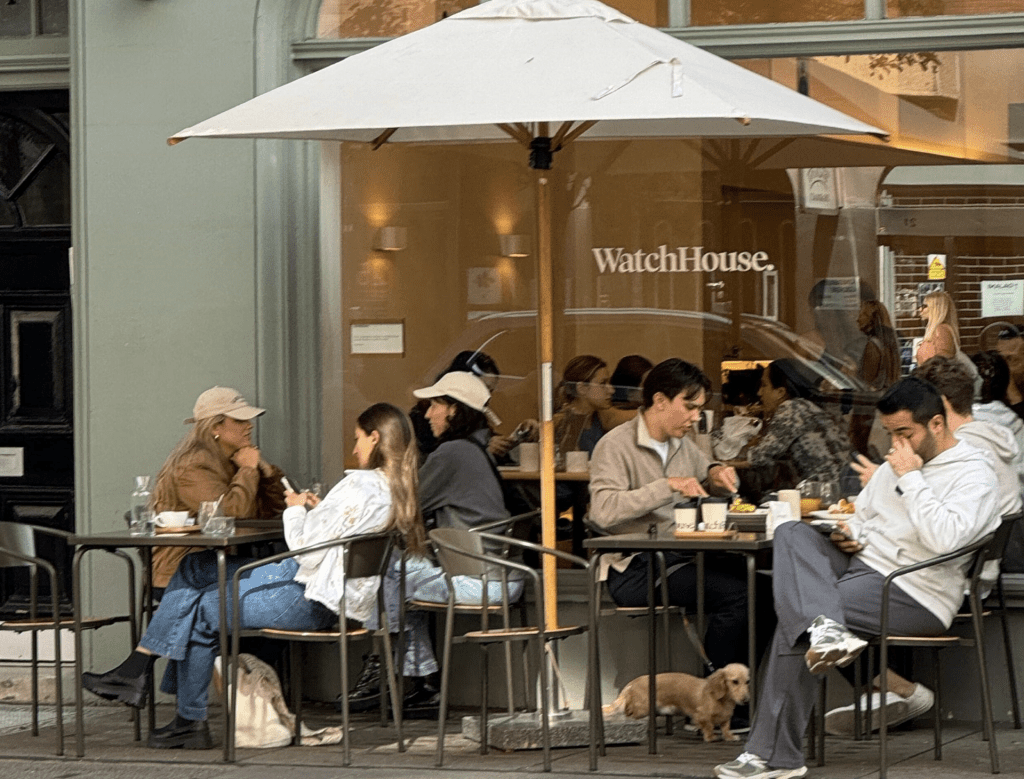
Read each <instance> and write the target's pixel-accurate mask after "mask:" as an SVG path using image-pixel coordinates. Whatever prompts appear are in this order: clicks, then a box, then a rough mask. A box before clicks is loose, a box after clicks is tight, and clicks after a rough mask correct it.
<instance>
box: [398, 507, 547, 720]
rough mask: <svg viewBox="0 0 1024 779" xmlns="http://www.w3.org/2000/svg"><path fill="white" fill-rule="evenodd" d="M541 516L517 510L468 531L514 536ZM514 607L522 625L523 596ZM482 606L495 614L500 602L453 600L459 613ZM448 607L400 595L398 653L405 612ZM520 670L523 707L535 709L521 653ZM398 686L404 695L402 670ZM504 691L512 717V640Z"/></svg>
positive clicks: (402, 641)
mask: <svg viewBox="0 0 1024 779" xmlns="http://www.w3.org/2000/svg"><path fill="white" fill-rule="evenodd" d="M539 518H540V510H539V509H537V510H534V511H528V512H526V513H524V514H516V515H515V516H512V517H506V518H505V519H499V520H495V521H493V522H487V523H484V524H482V525H476V526H475V527H472V528H469V532H471V533H494V534H497V535H504V536H510V537H516V534H517V533H518V532H519V531H520V529H522V528H525V527H528V526H529V525H531V524H533V523H534V522H535V521H536V520H538V519H539ZM503 551H505V552H507V551H508V547H505V548H504V550H503ZM407 555H408V553H407V551H405V550H403V553H402V560H401V572H400V575H399V581H400V587H399V592H402V593H404V592H405V574H406V568H405V566H406V562H407ZM514 607H515V608H516V609H517V611H518V612H519V623H520V624H521V625H525V624H526V598H525V597H523V598H520V599H519V600H518V601H517V602H516V603H515V604H514ZM483 609H488V610H489V611H490V613H491V614H492V615H494V614H498V613H499V612H500V610H501V604H498V603H491V604H487V605H486V606H485V605H476V604H468V603H456V604H455V613H456V614H460V615H465V614H471V615H477V616H479V615H480V613H481V611H482V610H483ZM447 610H448V604H447V603H435V602H434V601H427V600H419V599H415V598H410V599H409V600H406V599H405V598H402V599H401V602H400V603H399V616H398V655H399V657H402V658H403V662H404V658H405V654H404V651H405V617H406V614H408V613H409V612H411V611H413V612H415V611H423V612H427V613H428V614H431V615H433V616H435V617H439V616H440V615H443V614H445V613H446V612H447ZM522 674H523V690H524V691H525V693H524V694H525V695H526V697H527V701H526V708H527V710H528V711H534V710H536V706H531V704H530V701H529V696H530V682H529V667H528V663H527V659H526V657H525V655H524V657H523V664H522ZM398 686H399V697H400V698H402V697H403V696H404V678H403V677H402V675H401V674H399V675H398ZM505 687H506V690H505V694H506V698H507V702H508V714H509V716H510V717H511V716H512V715H513V714H515V704H514V701H513V698H514V695H513V685H512V646H511V644H505Z"/></svg>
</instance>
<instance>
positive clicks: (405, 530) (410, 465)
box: [356, 403, 427, 554]
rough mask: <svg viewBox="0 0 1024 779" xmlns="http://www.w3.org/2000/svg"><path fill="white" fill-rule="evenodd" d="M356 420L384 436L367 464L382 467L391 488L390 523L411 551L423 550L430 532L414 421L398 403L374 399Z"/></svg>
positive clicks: (419, 552)
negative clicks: (424, 513)
mask: <svg viewBox="0 0 1024 779" xmlns="http://www.w3.org/2000/svg"><path fill="white" fill-rule="evenodd" d="M356 424H357V425H358V426H359V429H360V430H362V431H363V433H365V434H366V435H370V434H371V433H373V432H374V431H376V432H377V434H378V436H379V437H380V440H379V441H378V442H377V445H376V446H375V447H374V448H373V451H372V452H371V453H370V459H369V462H368V463H367V466H368V467H369V468H374V469H378V468H379V469H380V470H381V471H382V472H383V473H384V477H385V478H386V479H387V482H388V488H389V489H390V490H391V519H390V522H389V527H390V528H393V529H397V530H398V531H399V532H400V533H401V534H402V536H403V537H404V538H405V544H406V547H407V548H408V549H409V550H410V551H412V552H415V553H417V554H422V553H423V552H424V551H426V548H427V534H426V530H425V528H424V526H423V516H422V514H421V513H420V504H419V498H418V495H417V492H418V489H419V450H418V447H417V445H416V436H415V435H413V428H412V422H411V421H410V420H409V417H408V416H407V415H406V413H405V412H404V411H402V410H401V409H400V408H398V407H397V406H393V405H391V404H390V403H374V404H373V405H372V406H370V407H369V408H368V409H366V411H364V412H363V413H362V414H360V415H359V419H357V420H356Z"/></svg>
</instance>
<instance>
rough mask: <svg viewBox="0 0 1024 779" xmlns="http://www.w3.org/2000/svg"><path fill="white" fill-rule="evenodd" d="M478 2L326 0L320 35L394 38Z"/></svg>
mask: <svg viewBox="0 0 1024 779" xmlns="http://www.w3.org/2000/svg"><path fill="white" fill-rule="evenodd" d="M476 4H477V2H476V0H324V2H323V4H322V5H321V6H320V20H319V23H318V25H317V37H318V38H377V37H380V38H392V37H396V36H398V35H405V34H406V33H409V32H412V31H413V30H419V29H421V28H423V27H427V26H428V25H431V24H433V23H434V22H437V21H440V20H441V19H444V18H445V17H448V16H451V15H452V14H455V13H458V12H459V11H462V10H464V9H466V8H470V7H472V6H475V5H476Z"/></svg>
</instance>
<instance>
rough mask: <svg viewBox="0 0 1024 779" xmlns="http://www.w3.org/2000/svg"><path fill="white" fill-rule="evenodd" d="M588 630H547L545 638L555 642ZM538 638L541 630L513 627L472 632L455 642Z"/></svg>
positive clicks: (482, 642) (572, 627)
mask: <svg viewBox="0 0 1024 779" xmlns="http://www.w3.org/2000/svg"><path fill="white" fill-rule="evenodd" d="M586 629H587V628H586V626H585V625H567V626H566V627H561V628H555V629H553V630H545V631H544V636H545V637H546V638H548V639H552V640H554V639H559V638H566V637H568V636H575V635H579V634H580V633H583V632H585V631H586ZM538 636H540V628H537V627H523V628H520V627H513V628H509V629H508V630H505V629H501V630H471V631H469V632H468V633H463V634H462V635H461V636H459V637H458V638H456V639H455V642H456V643H458V642H459V641H466V642H474V643H478V644H486V643H487V642H488V641H528V640H530V639H534V638H537V637H538Z"/></svg>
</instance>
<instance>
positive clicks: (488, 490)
mask: <svg viewBox="0 0 1024 779" xmlns="http://www.w3.org/2000/svg"><path fill="white" fill-rule="evenodd" d="M413 394H414V395H415V396H416V397H417V398H420V399H425V400H429V401H430V405H429V407H428V408H427V411H426V419H427V421H428V422H429V423H430V428H431V431H432V432H433V434H434V436H435V437H436V438H437V440H438V442H439V443H438V446H437V449H435V450H434V451H433V452H431V454H430V456H428V457H427V459H426V462H424V463H423V465H422V467H421V468H420V472H419V503H420V510H421V511H422V512H423V517H424V520H425V521H426V524H427V526H428V527H430V528H434V527H442V528H448V527H454V528H463V529H466V528H472V527H475V526H477V525H481V524H486V523H489V522H496V521H498V520H501V519H506V518H508V516H509V512H508V510H507V509H506V508H505V499H504V494H503V490H502V484H501V479H500V478H499V476H498V471H497V466H496V464H495V462H494V459H493V457H492V456H491V454H490V453H489V452H488V451H487V440H488V438H489V437H490V435H491V431H490V426H489V424H488V413H489V409H488V408H487V404H488V402H489V401H490V397H491V394H490V392H489V391H488V389H487V385H486V384H484V382H483V381H482V380H481V379H480V378H479V377H477V376H475V375H474V374H472V373H468V372H465V371H456V372H454V373H446V374H444V375H443V376H441V377H440V378H439V379H438V380H437V381H436V382H435V383H434V384H433V385H431V386H430V387H424V388H423V389H418V390H415V391H414V392H413ZM405 566H406V576H405V592H404V597H405V598H406V599H410V598H411V599H415V600H425V601H433V602H436V603H445V602H446V601H447V600H448V586H447V582H446V581H445V578H444V572H443V571H442V570H441V568H440V567H439V566H437V565H436V564H435V563H434V562H433V561H432V560H430V559H428V558H427V557H426V556H424V555H417V554H412V555H407V556H406V561H405ZM454 578H455V600H456V602H457V603H474V604H477V603H480V602H481V599H482V597H483V592H482V590H481V588H480V586H479V581H478V580H477V579H474V578H468V579H467V578H466V577H459V576H456V577H454ZM496 586H500V583H499V582H491V583H490V584H489V586H488V593H489V595H488V598H489V601H490V602H497V601H498V600H500V598H501V593H500V590H497V589H494V588H495V587H496ZM522 586H523V584H522V582H516V583H514V584H513V586H512V587H510V593H511V595H512V597H514V598H518V597H519V595H520V594H521V593H522ZM402 596H403V593H402V591H401V577H400V561H399V560H398V559H397V558H396V559H394V560H393V561H392V565H391V566H390V567H389V569H388V572H387V574H386V575H385V578H384V602H385V604H386V606H387V609H388V622H389V625H388V628H389V630H390V631H391V632H392V633H394V632H397V631H398V607H399V604H400V601H401V597H402ZM426 618H427V615H426V613H425V612H422V611H417V612H412V613H410V614H409V615H408V617H407V619H406V624H405V627H406V635H405V641H404V642H403V643H404V645H405V656H404V658H403V659H402V663H401V665H402V669H403V673H404V675H405V676H406V677H407V681H406V685H405V690H406V694H405V698H404V700H403V703H402V707H403V710H404V712H405V715H406V716H407V717H410V718H423V717H432V716H436V715H437V708H438V702H439V699H440V696H439V692H438V686H437V683H436V674H437V670H438V665H437V658H436V657H435V655H434V649H433V646H432V644H431V641H430V630H429V625H428V623H427V619H426ZM369 625H370V626H371V627H375V624H374V623H373V622H371V623H369ZM379 685H380V658H378V657H376V656H375V655H370V656H368V657H367V658H366V662H365V663H364V664H363V669H362V671H361V672H360V674H359V678H358V679H357V680H356V683H355V686H354V687H353V688H352V690H351V691H350V692H349V693H348V702H349V708H350V710H351V711H367V710H369V709H372V708H375V707H376V706H378V705H379V703H380V693H379V689H380V688H379Z"/></svg>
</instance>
